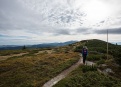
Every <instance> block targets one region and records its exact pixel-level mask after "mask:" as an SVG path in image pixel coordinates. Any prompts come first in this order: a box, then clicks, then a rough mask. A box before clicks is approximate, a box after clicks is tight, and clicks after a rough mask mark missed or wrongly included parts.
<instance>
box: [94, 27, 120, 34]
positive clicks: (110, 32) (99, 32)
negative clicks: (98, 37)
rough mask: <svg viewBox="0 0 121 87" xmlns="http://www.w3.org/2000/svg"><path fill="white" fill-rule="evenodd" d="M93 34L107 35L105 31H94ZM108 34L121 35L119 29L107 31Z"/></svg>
mask: <svg viewBox="0 0 121 87" xmlns="http://www.w3.org/2000/svg"><path fill="white" fill-rule="evenodd" d="M94 33H97V34H107V29H103V30H95V31H94ZM108 33H109V34H121V28H112V29H108Z"/></svg>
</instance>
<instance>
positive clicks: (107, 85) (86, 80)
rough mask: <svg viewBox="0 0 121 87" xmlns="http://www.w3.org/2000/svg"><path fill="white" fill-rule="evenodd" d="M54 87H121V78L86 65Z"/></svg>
mask: <svg viewBox="0 0 121 87" xmlns="http://www.w3.org/2000/svg"><path fill="white" fill-rule="evenodd" d="M53 87H121V80H119V79H117V78H113V77H111V76H108V75H104V74H101V73H99V72H97V70H96V67H93V66H85V65H84V66H80V67H78V68H77V69H76V70H74V71H73V72H72V73H70V74H69V75H68V76H67V77H66V78H65V79H63V80H61V81H60V82H59V83H57V84H56V85H55V86H53Z"/></svg>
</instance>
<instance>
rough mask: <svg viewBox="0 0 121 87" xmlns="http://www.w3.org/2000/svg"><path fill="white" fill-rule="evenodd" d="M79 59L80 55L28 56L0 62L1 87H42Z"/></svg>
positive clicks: (45, 54)
mask: <svg viewBox="0 0 121 87" xmlns="http://www.w3.org/2000/svg"><path fill="white" fill-rule="evenodd" d="M78 59H79V56H78V53H74V52H71V53H56V52H54V53H51V54H49V53H47V52H43V53H40V54H38V55H35V54H28V55H24V56H19V57H13V58H9V59H8V60H5V61H1V62H0V87H41V86H42V85H43V84H44V83H45V82H46V81H48V80H49V79H51V78H53V77H54V76H56V75H57V74H59V73H60V72H61V71H63V70H64V69H66V68H68V67H69V66H71V65H72V64H74V63H75V62H77V61H78Z"/></svg>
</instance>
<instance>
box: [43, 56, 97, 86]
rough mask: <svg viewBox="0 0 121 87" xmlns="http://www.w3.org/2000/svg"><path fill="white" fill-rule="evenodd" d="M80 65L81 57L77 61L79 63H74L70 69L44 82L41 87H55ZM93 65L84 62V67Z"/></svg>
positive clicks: (81, 62)
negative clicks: (54, 86)
mask: <svg viewBox="0 0 121 87" xmlns="http://www.w3.org/2000/svg"><path fill="white" fill-rule="evenodd" d="M80 64H83V58H82V57H80V59H79V61H78V62H77V63H75V64H74V65H72V66H71V67H70V68H68V69H66V70H64V71H62V72H61V73H60V74H59V75H57V76H56V77H54V78H52V79H51V80H49V81H48V82H46V83H45V84H44V85H43V86H42V87H52V86H53V85H55V84H56V83H58V82H59V81H60V80H62V79H63V78H65V77H66V76H67V75H68V74H69V73H70V72H72V71H73V70H74V69H75V68H77V67H78V66H79V65H80ZM94 64H95V63H93V62H90V61H86V65H94Z"/></svg>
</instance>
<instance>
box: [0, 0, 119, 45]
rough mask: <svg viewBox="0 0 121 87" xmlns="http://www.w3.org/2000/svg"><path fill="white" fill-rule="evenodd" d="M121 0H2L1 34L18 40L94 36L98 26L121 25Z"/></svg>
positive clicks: (0, 7)
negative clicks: (19, 37)
mask: <svg viewBox="0 0 121 87" xmlns="http://www.w3.org/2000/svg"><path fill="white" fill-rule="evenodd" d="M120 3H121V0H44V1H43V0H12V1H10V0H0V35H7V36H14V37H15V38H14V40H13V42H15V43H16V42H20V43H27V41H28V40H29V41H28V42H29V43H34V42H35V43H41V42H52V41H53V42H59V41H67V40H73V39H74V40H81V39H88V38H94V37H93V31H94V30H102V29H112V28H114V29H115V28H120V27H121V21H120V20H121V5H120ZM85 34H86V36H85ZM87 34H88V35H87ZM18 36H25V37H29V38H25V39H24V38H22V39H23V42H22V39H21V40H15V39H18ZM95 36H96V35H95ZM119 36H120V35H119ZM62 37H64V39H60V38H62ZM85 37H86V38H85ZM97 37H98V39H104V38H103V37H102V36H101V35H97ZM2 38H3V39H1V40H2V42H7V41H6V40H4V37H2ZM111 38H113V37H112V36H111ZM13 42H11V43H13ZM17 44H18V43H17Z"/></svg>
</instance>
